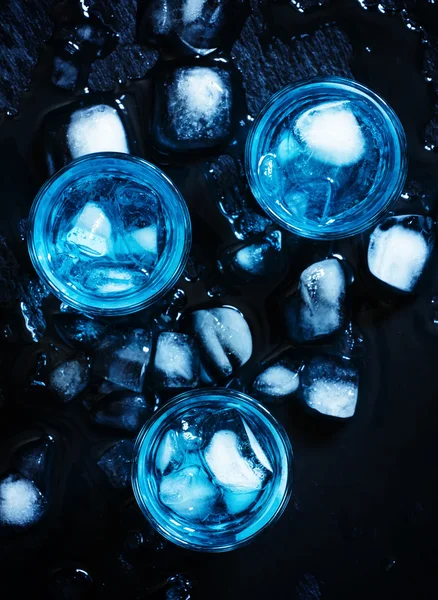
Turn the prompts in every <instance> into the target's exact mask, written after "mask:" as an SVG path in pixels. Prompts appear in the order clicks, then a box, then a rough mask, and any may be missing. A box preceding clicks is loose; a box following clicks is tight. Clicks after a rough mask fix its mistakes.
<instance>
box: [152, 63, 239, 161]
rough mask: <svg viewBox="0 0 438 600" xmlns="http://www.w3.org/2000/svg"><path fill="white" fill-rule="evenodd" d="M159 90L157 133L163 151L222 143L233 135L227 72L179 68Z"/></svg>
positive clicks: (214, 68)
mask: <svg viewBox="0 0 438 600" xmlns="http://www.w3.org/2000/svg"><path fill="white" fill-rule="evenodd" d="M164 83H165V84H164V85H163V82H160V83H159V84H158V83H157V85H156V88H155V90H156V91H155V93H156V99H155V113H154V124H153V130H154V133H155V139H156V142H157V144H158V145H159V146H160V147H161V148H162V149H163V150H170V151H174V152H184V151H187V150H194V149H202V148H208V147H211V146H216V145H218V144H221V143H222V142H223V141H224V140H225V139H226V138H227V137H228V136H229V135H230V132H231V125H232V109H233V97H232V87H231V76H230V73H229V72H228V70H227V69H225V68H223V67H219V66H214V67H201V66H194V67H179V68H176V69H175V70H174V71H173V72H171V73H170V75H168V77H167V79H166V81H165V82H164Z"/></svg>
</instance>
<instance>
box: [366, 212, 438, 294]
mask: <svg viewBox="0 0 438 600" xmlns="http://www.w3.org/2000/svg"><path fill="white" fill-rule="evenodd" d="M434 244H435V232H434V230H433V220H432V219H431V218H430V217H423V216H420V215H403V216H396V217H389V218H388V219H386V220H385V221H384V222H383V223H381V224H380V225H378V226H377V227H376V228H375V230H374V231H373V233H372V234H371V237H370V242H369V246H368V268H369V270H370V271H371V273H372V274H373V275H374V276H375V277H377V279H380V280H381V281H383V282H384V283H386V284H388V285H390V286H392V287H394V288H396V289H398V290H401V291H403V292H412V291H413V290H414V289H415V287H416V285H417V283H418V281H419V280H420V278H421V275H422V274H423V271H424V269H425V267H426V265H427V263H428V261H429V258H430V256H431V254H432V250H433V247H434Z"/></svg>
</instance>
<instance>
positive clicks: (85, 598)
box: [49, 565, 96, 600]
mask: <svg viewBox="0 0 438 600" xmlns="http://www.w3.org/2000/svg"><path fill="white" fill-rule="evenodd" d="M51 580H52V581H51V587H50V596H49V597H50V598H52V599H53V600H91V598H94V597H96V587H95V585H94V581H93V578H92V577H91V575H90V574H89V573H88V572H87V571H86V570H85V569H84V568H83V567H81V568H79V567H73V566H71V565H68V566H66V567H62V568H60V569H56V570H55V571H54V572H53V573H52V574H51Z"/></svg>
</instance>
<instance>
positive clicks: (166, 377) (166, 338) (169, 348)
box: [154, 331, 199, 388]
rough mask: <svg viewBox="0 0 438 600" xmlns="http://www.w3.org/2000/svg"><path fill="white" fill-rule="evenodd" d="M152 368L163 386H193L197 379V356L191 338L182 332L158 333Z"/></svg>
mask: <svg viewBox="0 0 438 600" xmlns="http://www.w3.org/2000/svg"><path fill="white" fill-rule="evenodd" d="M154 368H155V376H156V378H157V381H158V382H159V383H160V385H161V386H163V387H167V388H178V387H195V386H196V384H197V383H198V380H199V356H198V351H197V349H196V348H195V346H194V342H193V339H192V338H191V337H190V336H188V335H185V334H183V333H173V332H171V331H164V332H163V333H160V335H159V336H158V340H157V349H156V352H155V363H154Z"/></svg>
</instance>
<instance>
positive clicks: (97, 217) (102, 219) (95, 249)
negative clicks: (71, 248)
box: [66, 202, 112, 257]
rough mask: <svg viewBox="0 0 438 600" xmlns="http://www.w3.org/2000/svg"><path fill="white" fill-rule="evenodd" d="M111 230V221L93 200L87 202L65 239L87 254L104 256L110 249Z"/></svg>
mask: <svg viewBox="0 0 438 600" xmlns="http://www.w3.org/2000/svg"><path fill="white" fill-rule="evenodd" d="M111 232H112V226H111V221H110V219H109V218H108V216H107V215H106V214H105V212H104V210H103V208H102V207H101V206H99V205H98V204H96V203H95V202H87V204H86V205H85V206H84V208H83V209H82V210H81V211H80V213H79V214H78V216H77V218H76V220H75V224H74V227H73V228H72V229H71V230H70V231H69V232H68V233H67V238H66V239H67V242H69V243H70V244H74V245H76V246H77V247H78V248H79V250H80V251H81V252H84V253H85V254H87V255H88V256H93V257H97V256H105V255H107V254H110V253H111V250H112V239H111Z"/></svg>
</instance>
